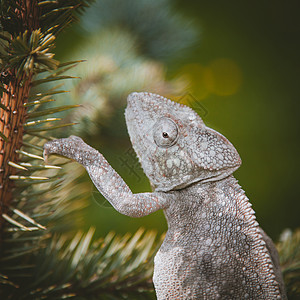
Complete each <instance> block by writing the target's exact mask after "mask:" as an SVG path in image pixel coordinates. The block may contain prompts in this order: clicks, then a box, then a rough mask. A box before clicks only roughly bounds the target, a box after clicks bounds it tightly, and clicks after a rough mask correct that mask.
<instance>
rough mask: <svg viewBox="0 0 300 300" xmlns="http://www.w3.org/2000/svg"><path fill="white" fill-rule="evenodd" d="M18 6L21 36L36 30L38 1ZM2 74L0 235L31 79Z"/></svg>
mask: <svg viewBox="0 0 300 300" xmlns="http://www.w3.org/2000/svg"><path fill="white" fill-rule="evenodd" d="M18 4H19V6H20V7H21V8H20V10H18V11H15V13H16V15H18V16H19V18H20V20H21V22H22V24H23V28H22V32H24V31H25V30H28V32H29V34H30V33H31V32H32V31H33V30H35V29H37V28H38V27H39V7H38V3H37V0H19V1H18ZM4 72H5V73H6V74H8V75H7V76H6V78H5V84H4V88H5V89H6V92H4V93H3V95H2V97H1V104H3V105H4V106H5V107H7V110H5V109H3V108H0V132H1V133H2V134H3V135H4V136H5V137H6V138H7V139H5V138H3V137H0V232H1V231H2V229H3V223H4V219H3V218H2V217H1V216H2V214H3V213H6V211H7V208H8V206H9V205H10V203H11V202H12V196H13V195H12V192H13V187H14V185H13V182H12V181H11V180H10V179H9V176H10V175H14V174H16V172H17V170H16V168H13V167H11V166H10V165H9V164H8V163H9V162H10V161H11V162H17V161H18V154H17V153H16V150H18V149H20V147H21V146H22V140H23V134H24V130H23V124H24V122H25V119H26V108H25V107H24V103H26V101H27V99H28V95H29V92H30V88H31V81H32V76H33V75H32V73H31V74H29V75H26V74H23V75H21V76H20V77H19V78H16V73H17V70H14V69H8V70H4Z"/></svg>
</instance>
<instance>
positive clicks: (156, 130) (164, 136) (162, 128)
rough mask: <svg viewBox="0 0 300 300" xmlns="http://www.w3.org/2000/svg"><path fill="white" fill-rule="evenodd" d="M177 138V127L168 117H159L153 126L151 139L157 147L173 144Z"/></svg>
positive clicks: (166, 146)
mask: <svg viewBox="0 0 300 300" xmlns="http://www.w3.org/2000/svg"><path fill="white" fill-rule="evenodd" d="M177 138H178V127H177V125H176V123H175V122H174V121H173V120H172V119H170V118H165V117H164V118H161V119H159V120H158V121H157V122H156V123H155V124H154V126H153V139H154V142H155V144H156V145H157V146H158V147H163V148H168V147H171V146H173V145H174V144H175V143H176V141H177Z"/></svg>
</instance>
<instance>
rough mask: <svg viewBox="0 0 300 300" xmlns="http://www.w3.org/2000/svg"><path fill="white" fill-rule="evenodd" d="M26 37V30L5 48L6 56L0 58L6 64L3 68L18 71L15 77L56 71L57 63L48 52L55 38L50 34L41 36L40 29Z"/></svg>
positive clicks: (52, 54)
mask: <svg viewBox="0 0 300 300" xmlns="http://www.w3.org/2000/svg"><path fill="white" fill-rule="evenodd" d="M28 35H29V34H28V31H27V30H26V31H25V32H24V33H23V34H20V35H19V36H17V37H16V38H15V39H13V40H12V41H11V42H10V44H9V46H6V47H5V48H6V50H7V52H6V55H3V56H2V57H1V58H2V60H3V61H4V62H5V63H6V66H4V68H8V67H9V68H16V69H18V73H17V76H18V75H19V74H21V73H24V72H25V73H26V74H27V75H28V74H29V73H31V72H33V73H37V72H41V71H43V70H53V69H56V68H57V66H58V64H59V62H58V61H57V60H55V59H54V58H53V57H54V53H50V52H49V51H51V50H52V49H53V47H54V40H55V36H54V35H53V34H51V33H48V34H43V33H42V32H41V29H38V30H34V31H32V32H31V35H30V36H28Z"/></svg>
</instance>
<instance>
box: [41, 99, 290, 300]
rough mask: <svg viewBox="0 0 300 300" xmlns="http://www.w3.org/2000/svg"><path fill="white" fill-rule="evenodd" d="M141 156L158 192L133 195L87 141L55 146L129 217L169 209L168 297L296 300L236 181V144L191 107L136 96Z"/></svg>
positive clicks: (158, 273)
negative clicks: (288, 294) (288, 299)
mask: <svg viewBox="0 0 300 300" xmlns="http://www.w3.org/2000/svg"><path fill="white" fill-rule="evenodd" d="M125 116H126V122H127V127H128V131H129V135H130V138H131V142H132V145H133V148H134V150H135V151H136V153H137V155H138V157H139V159H140V162H141V164H142V167H143V169H144V172H145V173H146V175H147V176H148V178H149V179H150V181H151V184H152V185H153V187H154V189H155V191H154V192H153V193H141V194H132V192H131V191H130V189H129V187H128V186H127V185H126V184H125V182H124V181H123V180H122V178H121V177H120V176H119V175H118V174H117V173H116V172H115V171H114V170H113V169H112V167H111V166H110V165H109V164H108V162H107V161H106V160H105V158H104V157H103V156H102V155H101V154H100V153H99V152H98V151H96V150H95V149H93V148H91V147H90V146H88V145H87V144H85V143H84V142H83V141H82V140H81V139H80V138H77V137H70V138H68V139H60V140H55V141H52V142H49V143H47V144H45V146H44V149H45V156H47V155H49V154H51V153H58V154H61V155H64V156H67V157H70V158H72V159H75V160H76V161H78V162H80V163H81V164H83V166H84V167H85V168H86V170H87V171H88V173H89V175H90V177H91V179H92V180H93V182H94V184H95V185H96V187H97V188H98V189H99V191H100V192H101V193H102V194H103V195H104V197H106V198H107V199H108V200H109V201H110V202H111V204H112V205H113V206H114V207H115V208H116V209H117V210H118V211H119V212H121V213H123V214H126V215H129V216H133V217H141V216H145V215H148V214H150V213H152V212H154V211H156V210H158V209H163V210H164V212H165V216H166V218H167V221H168V228H169V229H168V232H167V235H166V238H165V240H164V242H163V244H162V246H161V248H160V250H159V251H158V253H157V255H156V257H155V261H154V277H153V281H154V285H155V290H156V294H157V298H158V299H286V296H285V293H284V287H283V283H282V277H281V273H280V268H279V263H278V257H277V253H276V249H275V247H274V245H273V243H272V241H271V240H270V239H269V238H268V236H267V235H266V234H265V233H264V232H263V231H262V230H261V229H260V228H259V225H258V223H257V222H256V220H255V216H254V211H253V210H252V209H251V204H250V203H249V202H248V199H247V197H246V196H245V194H244V191H243V190H242V189H241V188H240V186H239V185H238V184H237V181H236V180H235V179H234V177H233V176H232V173H233V172H234V171H235V170H236V169H237V168H238V167H239V166H240V164H241V160H240V157H239V155H238V153H237V151H236V150H235V148H234V147H233V145H232V144H231V143H230V142H229V141H228V140H227V139H226V138H225V137H223V136H222V135H221V134H219V133H217V132H216V131H214V130H212V129H210V128H208V127H206V126H205V124H204V123H203V121H202V120H201V118H200V117H199V116H198V115H197V114H196V113H195V112H194V111H193V110H192V109H190V108H189V107H186V106H184V105H180V104H178V103H175V102H172V101H171V100H168V99H165V98H163V97H161V96H158V95H154V94H148V93H133V94H131V95H129V97H128V106H127V109H126V114H125Z"/></svg>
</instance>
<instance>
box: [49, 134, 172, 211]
mask: <svg viewBox="0 0 300 300" xmlns="http://www.w3.org/2000/svg"><path fill="white" fill-rule="evenodd" d="M50 154H59V155H62V156H66V157H68V158H71V159H73V160H75V161H77V162H79V163H80V164H82V165H83V166H84V167H85V169H86V170H87V172H88V174H89V175H90V177H91V179H92V181H93V183H94V184H95V186H96V187H97V189H98V190H99V191H100V193H101V194H102V195H103V196H104V197H105V198H106V199H107V200H108V201H109V202H110V203H111V204H112V206H113V207H114V208H115V209H116V210H117V211H119V212H120V213H122V214H124V215H127V216H131V217H142V216H145V215H148V214H150V213H152V212H154V211H157V210H159V209H162V208H165V207H166V206H167V199H166V197H165V196H164V194H163V193H140V194H133V193H132V192H131V190H130V188H129V187H128V186H127V184H126V183H125V182H124V180H123V179H122V178H121V177H120V175H119V174H118V173H117V172H116V171H115V170H114V169H113V168H112V167H111V166H110V164H109V163H108V162H107V160H106V159H105V158H104V157H103V155H102V154H101V153H99V152H98V151H97V150H95V149H94V148H92V147H91V146H89V145H87V144H86V143H85V142H84V141H83V140H82V139H81V138H79V137H76V136H70V137H69V138H65V139H58V140H53V141H51V142H47V143H46V144H45V145H44V158H45V159H47V158H48V156H49V155H50Z"/></svg>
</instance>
